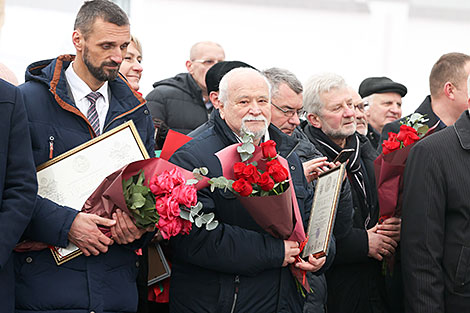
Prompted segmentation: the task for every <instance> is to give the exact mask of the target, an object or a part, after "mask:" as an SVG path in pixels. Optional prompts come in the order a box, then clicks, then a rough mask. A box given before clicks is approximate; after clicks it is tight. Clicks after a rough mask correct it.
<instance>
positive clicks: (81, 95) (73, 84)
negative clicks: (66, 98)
mask: <svg viewBox="0 0 470 313" xmlns="http://www.w3.org/2000/svg"><path fill="white" fill-rule="evenodd" d="M72 65H73V63H71V64H70V65H69V67H68V68H67V69H66V70H65V78H66V79H67V82H68V84H69V86H70V90H71V91H72V95H73V99H74V101H75V105H76V106H77V108H78V109H79V110H80V112H82V114H83V115H85V117H86V116H87V112H88V107H89V106H90V101H89V100H88V99H87V98H86V96H87V95H88V94H89V93H90V92H92V90H91V89H90V87H88V85H87V84H86V83H85V82H84V81H83V80H82V79H81V78H80V77H79V76H78V75H77V73H75V70H74V69H73V66H72ZM96 92H99V93H100V94H101V95H102V97H99V98H98V100H96V112H97V113H98V119H99V121H100V132H101V133H103V128H104V123H105V121H106V114H108V109H109V97H108V82H105V83H104V84H103V86H101V88H100V89H98V90H96Z"/></svg>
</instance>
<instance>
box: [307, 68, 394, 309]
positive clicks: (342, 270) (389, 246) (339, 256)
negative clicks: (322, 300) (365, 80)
mask: <svg viewBox="0 0 470 313" xmlns="http://www.w3.org/2000/svg"><path fill="white" fill-rule="evenodd" d="M304 108H305V111H306V112H307V119H308V121H309V124H307V125H305V127H304V132H305V134H306V135H307V137H308V138H309V140H310V141H311V142H312V143H313V144H315V146H316V147H317V148H318V150H320V152H322V153H323V154H324V155H326V156H327V157H328V159H329V160H330V161H331V160H333V159H334V158H335V157H336V156H337V155H338V154H339V152H340V151H341V150H342V149H344V148H352V149H354V150H355V153H354V154H353V155H352V156H351V157H350V158H349V160H348V163H347V167H346V169H347V174H348V179H349V182H350V184H351V190H352V196H353V204H354V216H353V229H352V231H351V232H350V233H349V234H348V236H346V237H345V238H342V239H341V240H339V239H338V240H337V243H336V245H337V251H336V258H335V261H334V264H333V266H332V267H331V268H330V270H329V271H328V272H327V274H326V277H327V282H328V312H333V313H336V312H338V313H348V312H357V313H368V312H386V308H385V304H384V295H383V291H384V290H383V288H384V286H383V281H382V277H381V264H380V262H379V261H381V260H382V259H383V257H384V256H390V255H392V254H393V253H394V252H395V247H396V246H397V240H398V238H399V229H400V220H399V219H398V218H390V219H388V220H387V221H386V222H384V224H382V225H377V223H378V217H379V216H378V215H379V208H378V200H377V190H376V187H375V177H374V168H373V161H374V159H375V158H376V156H377V155H376V153H375V151H374V149H373V148H372V146H371V145H370V142H369V141H368V139H367V138H365V137H364V136H362V135H358V134H357V133H356V122H355V111H354V105H353V100H352V97H351V93H350V92H349V89H348V86H347V85H346V83H345V81H344V79H343V78H341V77H340V76H338V75H335V74H322V75H317V76H313V77H311V78H310V79H309V80H308V82H307V83H306V84H305V88H304Z"/></svg>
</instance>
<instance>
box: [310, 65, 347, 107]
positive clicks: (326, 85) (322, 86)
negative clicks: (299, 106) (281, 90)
mask: <svg viewBox="0 0 470 313" xmlns="http://www.w3.org/2000/svg"><path fill="white" fill-rule="evenodd" d="M347 87H348V86H347V85H346V81H345V80H344V78H343V77H341V76H339V75H337V74H334V73H322V74H317V75H314V76H312V77H310V78H309V79H308V80H307V82H306V83H305V85H304V94H303V98H304V110H305V111H306V112H307V113H313V114H315V115H320V110H321V109H322V108H323V106H324V105H325V104H324V103H322V101H321V94H322V93H324V92H329V91H330V90H331V89H342V88H347Z"/></svg>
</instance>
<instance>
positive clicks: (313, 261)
mask: <svg viewBox="0 0 470 313" xmlns="http://www.w3.org/2000/svg"><path fill="white" fill-rule="evenodd" d="M300 260H301V261H300V262H298V263H296V264H295V267H297V268H300V269H301V270H304V271H308V272H316V271H318V270H319V269H320V268H321V267H322V266H323V264H325V262H326V257H324V256H323V257H321V258H318V259H317V258H316V257H314V256H313V255H312V254H310V255H309V256H308V262H305V261H304V260H302V259H300Z"/></svg>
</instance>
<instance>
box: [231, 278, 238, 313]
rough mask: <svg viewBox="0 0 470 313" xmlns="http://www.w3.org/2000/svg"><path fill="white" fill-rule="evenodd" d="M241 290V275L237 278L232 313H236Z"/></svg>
mask: <svg viewBox="0 0 470 313" xmlns="http://www.w3.org/2000/svg"><path fill="white" fill-rule="evenodd" d="M239 288H240V275H237V276H235V294H234V295H233V303H232V309H231V310H230V313H233V312H235V305H236V304H237V298H238V289H239Z"/></svg>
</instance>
